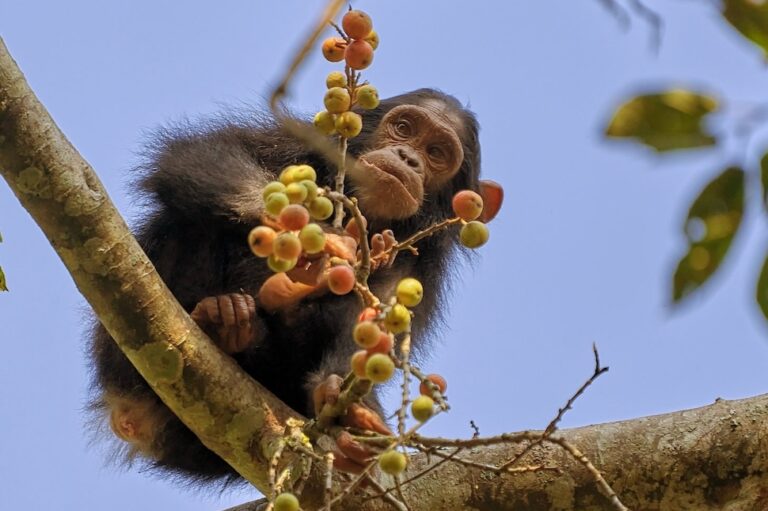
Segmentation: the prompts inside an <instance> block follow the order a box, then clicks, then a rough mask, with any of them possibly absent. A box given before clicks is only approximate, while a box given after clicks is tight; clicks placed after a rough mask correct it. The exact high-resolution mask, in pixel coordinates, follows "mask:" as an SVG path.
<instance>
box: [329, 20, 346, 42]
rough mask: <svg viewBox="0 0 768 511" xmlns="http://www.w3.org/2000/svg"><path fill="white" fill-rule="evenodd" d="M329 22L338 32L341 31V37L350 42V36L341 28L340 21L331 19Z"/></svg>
mask: <svg viewBox="0 0 768 511" xmlns="http://www.w3.org/2000/svg"><path fill="white" fill-rule="evenodd" d="M328 24H329V25H330V26H332V27H333V28H335V29H336V32H338V33H339V37H341V38H342V39H344V40H345V41H347V42H349V36H347V34H345V33H344V31H343V30H342V29H341V27H340V26H339V25H338V23H336V22H335V21H329V22H328Z"/></svg>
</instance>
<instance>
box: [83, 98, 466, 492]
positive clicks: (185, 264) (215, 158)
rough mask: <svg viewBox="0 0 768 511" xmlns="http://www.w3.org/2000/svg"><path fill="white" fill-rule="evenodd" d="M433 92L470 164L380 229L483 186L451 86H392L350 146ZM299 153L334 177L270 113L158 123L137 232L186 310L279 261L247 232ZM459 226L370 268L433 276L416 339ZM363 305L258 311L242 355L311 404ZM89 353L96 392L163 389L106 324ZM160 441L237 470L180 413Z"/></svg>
mask: <svg viewBox="0 0 768 511" xmlns="http://www.w3.org/2000/svg"><path fill="white" fill-rule="evenodd" d="M430 99H431V100H434V99H439V100H441V101H443V102H445V103H446V104H447V105H448V106H449V107H450V108H451V109H452V110H454V111H455V112H456V113H457V114H458V115H459V116H460V118H461V119H462V121H463V126H461V127H459V128H460V129H459V132H460V136H461V137H462V142H463V145H464V154H465V159H464V162H463V163H462V167H461V169H460V171H459V173H458V174H457V175H456V177H455V178H454V179H453V180H452V181H451V182H450V183H449V185H448V186H446V187H444V189H442V190H441V191H440V193H439V194H437V195H431V196H427V197H426V201H425V205H424V207H423V208H422V210H421V211H420V212H419V213H418V214H417V215H416V216H414V217H412V218H409V219H407V220H404V221H398V222H392V223H388V225H376V223H375V222H374V223H373V225H371V229H372V231H371V232H378V231H380V230H381V229H383V228H387V227H388V228H391V229H393V230H394V232H395V235H396V236H397V238H398V239H404V238H406V237H407V236H409V235H410V234H412V233H414V232H416V231H417V230H419V229H422V228H424V227H427V226H428V225H430V224H432V223H433V222H435V221H440V220H442V219H445V218H447V217H449V216H452V213H451V205H450V202H451V197H452V196H453V194H454V193H455V192H456V191H458V190H461V189H466V188H470V189H474V190H477V189H478V172H479V168H480V161H479V158H480V157H479V143H478V135H477V131H478V126H477V122H476V120H475V118H474V116H473V115H472V114H471V113H470V112H468V111H467V110H465V109H464V108H463V107H462V106H461V105H460V104H459V103H458V102H457V101H456V100H455V99H454V98H452V97H450V96H446V95H444V94H442V93H440V92H437V91H434V90H430V89H421V90H418V91H415V92H411V93H408V94H404V95H401V96H397V97H394V98H390V99H387V100H384V101H382V103H381V105H380V107H379V108H378V109H376V110H374V111H370V112H366V113H365V115H364V116H363V118H364V128H363V133H362V134H361V135H360V136H359V137H357V138H355V139H352V141H351V144H350V151H351V152H352V153H353V154H355V155H359V154H362V153H364V152H365V149H366V148H368V147H370V146H371V145H372V144H373V143H374V142H375V141H374V140H373V137H372V134H373V132H374V130H375V129H376V127H377V126H378V124H379V122H380V120H381V118H382V117H383V116H384V114H385V113H386V112H387V111H389V110H390V109H391V108H393V107H395V106H398V105H401V104H416V105H418V104H420V103H422V102H423V101H425V100H430ZM296 163H309V164H311V165H313V166H314V167H315V169H316V170H317V172H318V183H319V184H322V185H331V184H332V180H333V174H334V172H335V169H329V168H328V166H327V164H326V163H325V162H324V161H323V160H322V159H321V158H320V157H318V155H316V154H314V153H312V152H309V151H307V150H306V149H305V148H304V146H303V145H302V144H301V143H299V142H298V141H297V140H296V139H294V138H293V137H291V136H290V135H289V134H287V133H286V132H285V131H284V130H282V129H280V128H279V127H278V126H276V125H275V123H274V122H272V121H270V120H269V119H263V118H262V119H255V120H254V119H250V120H245V119H239V120H235V121H231V120H228V121H223V122H218V123H213V125H211V124H209V125H207V126H204V127H203V128H202V129H200V128H191V127H183V128H175V129H168V130H165V131H163V132H161V133H160V136H159V137H158V138H157V139H156V141H155V142H154V144H153V145H152V147H151V148H150V155H149V158H148V161H147V163H146V165H145V166H144V167H143V168H142V169H141V171H142V172H141V178H140V180H139V184H140V189H141V190H142V192H143V193H144V194H145V196H146V198H147V199H149V201H150V202H151V203H152V204H153V212H152V213H151V214H150V215H149V216H148V217H147V219H146V221H145V222H144V223H143V224H142V225H141V226H140V228H139V229H138V232H137V237H138V239H139V241H140V242H141V245H142V246H143V248H144V249H145V250H146V252H147V254H148V255H149V257H150V258H151V259H152V261H153V262H154V264H155V266H156V267H157V270H158V272H159V273H160V275H161V276H162V278H163V279H164V280H165V282H166V283H167V284H168V286H169V288H170V289H171V291H172V292H173V293H174V294H175V295H176V297H177V298H178V300H179V302H181V304H182V305H183V306H184V307H185V308H186V309H187V310H188V311H190V310H191V309H192V308H193V307H194V306H195V304H196V303H197V302H198V301H199V300H201V299H202V298H204V297H207V296H213V295H218V294H223V293H230V292H237V291H239V290H240V289H242V290H244V291H245V292H246V293H250V294H252V295H254V296H255V295H257V294H258V290H259V288H260V286H261V284H262V283H263V282H264V280H265V279H266V278H267V277H268V276H269V275H270V274H271V272H270V271H269V270H268V269H267V267H266V264H265V263H264V262H263V261H262V260H259V259H258V258H256V257H255V256H253V255H252V254H251V253H250V251H249V249H248V246H247V244H246V241H245V240H246V236H247V234H248V231H249V230H250V229H251V228H252V227H253V226H254V225H255V224H256V223H257V221H256V218H257V214H258V201H255V200H252V199H253V198H254V197H258V196H259V195H260V194H259V193H258V192H259V190H260V189H261V187H262V186H263V185H264V183H265V182H267V181H271V180H274V179H275V178H276V176H277V174H278V173H279V171H280V170H281V169H282V168H283V167H285V166H286V165H289V164H296ZM351 192H352V193H354V190H351ZM456 238H457V235H456V232H455V231H449V232H441V233H438V234H436V235H434V236H432V237H431V238H428V239H426V240H424V241H422V242H421V243H420V244H419V247H418V248H419V255H418V257H415V256H413V255H411V254H409V253H402V254H400V255H399V256H398V258H397V261H396V263H395V265H394V267H393V268H392V269H391V270H386V271H379V272H376V273H374V274H373V275H372V276H371V279H370V284H371V287H372V288H373V289H374V291H376V290H377V289H378V290H382V289H385V288H387V289H388V288H391V286H392V285H393V284H394V283H395V282H396V281H397V280H399V279H400V278H401V277H403V276H413V277H416V278H418V279H419V280H421V281H422V282H423V283H424V286H425V289H426V293H425V299H424V301H423V303H422V304H421V305H419V306H418V308H417V309H416V320H415V324H414V338H415V340H416V341H420V340H421V341H422V342H423V339H424V338H425V336H426V335H427V334H428V331H427V327H428V326H429V327H430V328H431V327H432V326H433V325H434V323H435V321H436V320H439V311H440V308H441V300H442V296H443V286H444V284H445V276H446V273H447V272H448V271H449V270H450V268H449V265H450V262H451V260H452V258H453V256H454V255H455V254H456V251H457V244H456ZM361 306H362V305H361V303H360V301H359V299H358V298H357V297H356V296H355V295H354V294H353V293H352V294H350V295H347V296H343V297H339V296H335V295H332V294H327V295H325V296H322V297H320V298H314V299H308V300H305V301H304V302H302V303H301V304H300V306H299V307H297V308H296V310H294V311H291V312H290V313H279V314H275V315H269V314H266V313H264V312H260V314H259V316H260V320H261V322H262V323H263V325H262V326H263V328H264V329H265V332H266V336H265V340H264V341H263V342H261V343H259V344H257V345H256V346H253V347H251V348H249V349H248V350H247V351H246V352H244V353H241V354H238V355H236V356H235V358H236V359H237V361H238V363H239V364H240V365H241V366H242V367H243V368H244V369H245V370H246V371H247V372H248V373H249V374H250V375H251V376H253V377H254V378H255V379H256V380H258V381H260V382H261V383H262V384H264V385H265V386H266V387H268V388H269V389H270V390H272V391H273V392H274V393H275V394H276V395H277V396H278V397H280V398H281V399H282V400H283V401H285V402H286V403H287V404H288V405H290V406H291V407H293V408H294V409H296V410H297V411H299V412H301V413H303V414H309V415H310V416H311V415H312V413H313V411H312V410H311V403H310V401H309V390H310V389H311V388H313V387H314V385H315V384H317V383H318V382H319V381H322V380H323V379H324V378H325V377H326V376H328V375H329V374H332V373H336V374H339V375H344V374H346V373H347V372H348V368H349V358H350V355H351V354H352V353H353V352H354V351H355V349H356V347H355V344H354V343H353V341H352V340H351V332H352V327H353V324H354V322H355V318H356V316H357V314H358V313H359V311H360V310H361ZM92 358H93V361H92V363H93V365H94V369H95V371H94V372H95V375H94V387H95V390H96V392H97V393H99V394H100V393H101V391H103V390H107V391H110V392H112V393H116V394H118V395H121V396H135V397H139V398H144V399H147V398H150V399H157V398H156V397H154V395H153V393H152V390H151V389H150V388H149V387H148V385H147V384H146V383H145V382H144V380H143V379H142V378H141V376H140V375H139V374H138V373H137V372H136V370H135V369H134V368H133V366H132V365H131V364H130V362H128V360H127V359H126V358H125V356H124V355H123V354H122V353H121V352H120V351H119V349H118V348H117V346H116V344H115V343H114V342H113V341H112V340H111V338H110V337H109V335H108V334H107V333H106V332H105V330H104V329H103V328H102V327H101V326H100V325H99V326H98V327H97V328H96V330H95V333H94V335H93V338H92ZM98 399H99V398H97V400H98ZM372 399H373V400H374V401H375V399H376V398H375V397H373V398H372ZM372 404H373V405H374V406H377V403H376V402H374V403H372ZM163 408H164V407H163ZM156 441H157V443H158V445H161V446H162V448H163V452H164V455H163V457H162V459H160V460H156V461H154V462H153V463H154V466H155V467H158V468H162V469H166V470H168V471H171V472H174V473H176V474H177V475H180V476H183V477H185V478H188V477H191V478H192V479H193V480H214V479H220V478H228V479H230V480H233V479H236V478H237V474H235V473H234V472H233V470H232V469H231V467H229V465H227V464H226V463H224V462H223V461H222V460H220V459H219V458H218V457H217V456H216V455H214V454H213V453H212V452H210V451H209V450H208V449H206V448H205V447H203V445H202V444H201V443H200V442H199V441H198V440H197V439H196V438H195V437H194V435H193V434H192V433H191V432H190V431H189V430H188V429H187V428H186V427H185V426H183V425H182V424H181V422H180V421H178V420H177V419H176V418H175V417H172V418H171V419H170V420H168V421H167V423H166V426H165V427H164V428H163V430H162V431H161V432H159V433H158V437H157V440H156Z"/></svg>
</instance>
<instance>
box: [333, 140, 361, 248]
mask: <svg viewBox="0 0 768 511" xmlns="http://www.w3.org/2000/svg"><path fill="white" fill-rule="evenodd" d="M347 142H348V141H347V137H341V138H339V168H338V170H337V171H336V193H337V194H339V195H341V196H344V177H345V176H346V175H347V168H346V164H347V145H348V144H347ZM334 202H335V203H336V216H335V217H334V218H333V226H334V227H335V228H337V229H341V225H342V223H343V222H344V204H343V202H342V201H341V199H340V198H339V197H337V198H335V199H334ZM360 227H361V226H360V225H358V229H360ZM361 237H362V230H361Z"/></svg>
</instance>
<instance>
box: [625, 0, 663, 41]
mask: <svg viewBox="0 0 768 511" xmlns="http://www.w3.org/2000/svg"><path fill="white" fill-rule="evenodd" d="M627 2H628V3H629V6H630V7H631V8H632V10H633V11H635V14H637V15H638V16H639V17H641V18H643V19H644V20H645V22H646V23H648V25H649V26H650V27H651V50H653V52H654V53H658V52H659V50H660V49H661V38H662V35H663V32H664V20H662V19H661V16H659V13H657V12H656V11H654V10H653V9H651V8H650V7H648V6H647V5H645V4H644V3H643V2H642V0H627Z"/></svg>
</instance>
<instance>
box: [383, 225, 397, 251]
mask: <svg viewBox="0 0 768 511" xmlns="http://www.w3.org/2000/svg"><path fill="white" fill-rule="evenodd" d="M381 236H382V237H383V238H384V250H389V249H390V248H392V247H393V246H394V244H395V243H397V240H396V239H395V233H394V232H392V229H384V230H383V231H381Z"/></svg>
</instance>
